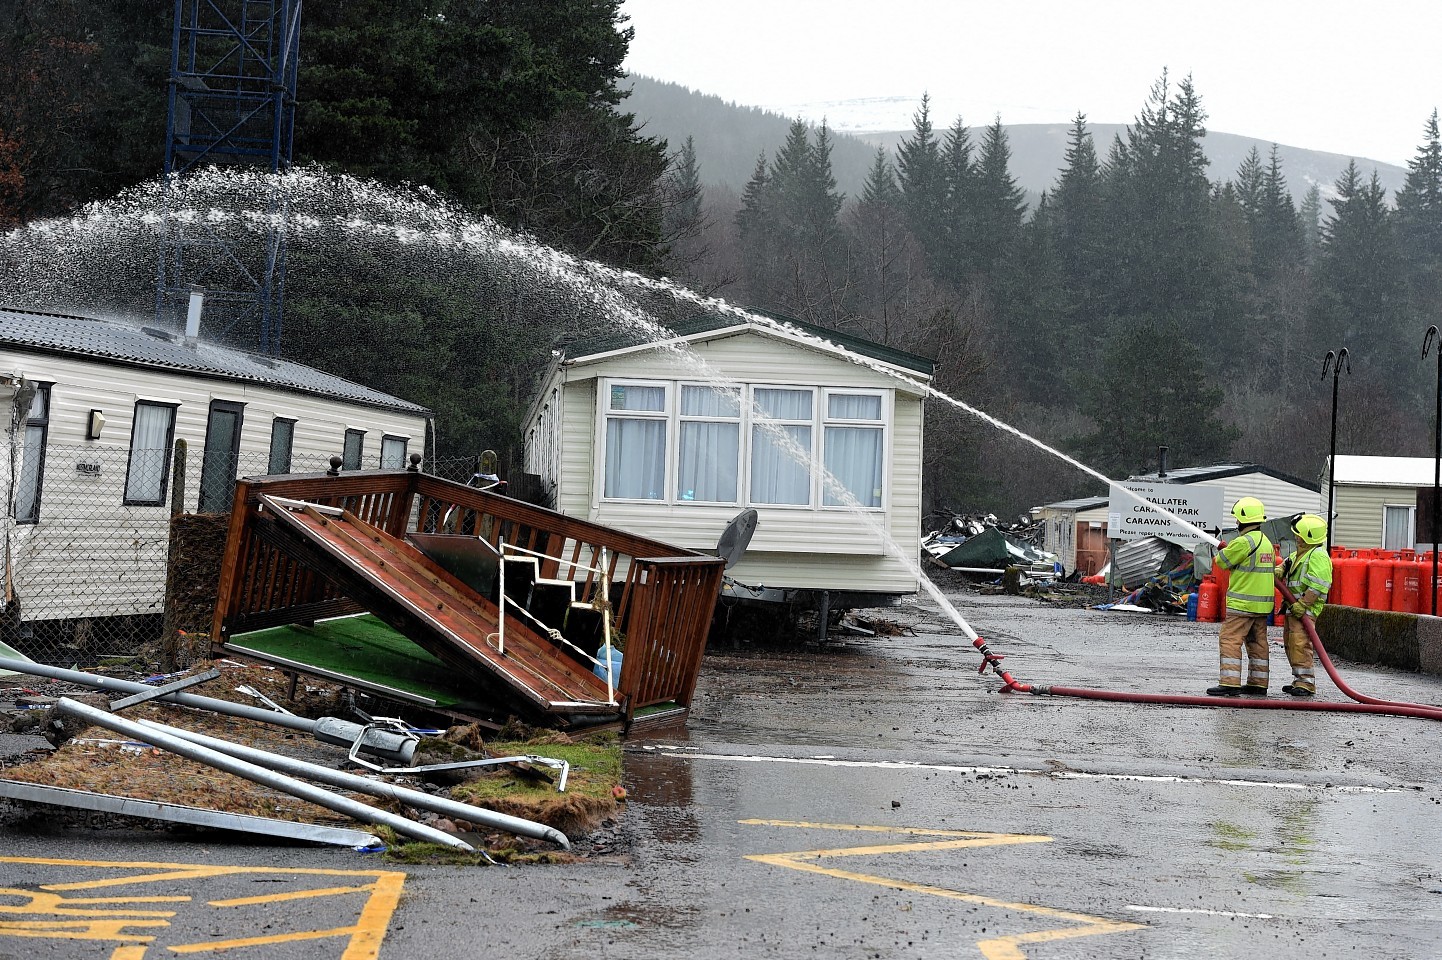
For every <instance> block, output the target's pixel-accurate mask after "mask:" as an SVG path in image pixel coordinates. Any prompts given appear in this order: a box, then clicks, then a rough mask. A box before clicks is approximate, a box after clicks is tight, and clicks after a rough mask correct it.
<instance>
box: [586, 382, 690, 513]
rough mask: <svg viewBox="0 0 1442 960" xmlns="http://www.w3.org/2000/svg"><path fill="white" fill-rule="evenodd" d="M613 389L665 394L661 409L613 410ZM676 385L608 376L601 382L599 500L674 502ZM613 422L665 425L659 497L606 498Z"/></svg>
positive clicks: (598, 454) (598, 447) (597, 495)
mask: <svg viewBox="0 0 1442 960" xmlns="http://www.w3.org/2000/svg"><path fill="white" fill-rule="evenodd" d="M612 387H660V388H661V389H662V390H664V391H665V399H664V400H663V401H662V404H661V410H659V411H656V410H616V411H612V409H611V388H612ZM678 392H679V391H678V390H677V386H676V382H675V381H672V380H642V379H636V378H631V377H607V378H604V379H602V380H601V382H600V392H599V393H598V394H597V396H596V407H597V412H598V416H597V417H596V462H597V464H598V465H599V466H600V469H599V470H597V471H596V499H597V500H598V501H601V502H604V503H653V504H654V503H666V504H671V503H675V502H676V501H675V498H674V496H673V494H672V492H671V491H672V490H673V488H674V487H675V484H676V480H675V476H676V472H675V469H674V461H675V451H676V436H677V430H676V396H677V393H678ZM612 420H659V421H661V422H662V423H664V424H665V425H666V449H665V451H664V454H663V456H662V461H663V462H662V465H661V496H660V497H655V498H652V497H608V496H606V449H607V448H606V440H607V432H608V431H609V429H610V425H611V421H612Z"/></svg>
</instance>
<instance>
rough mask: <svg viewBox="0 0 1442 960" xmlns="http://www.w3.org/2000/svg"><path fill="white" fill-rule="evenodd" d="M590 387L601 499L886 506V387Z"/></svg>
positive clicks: (629, 383) (618, 383)
mask: <svg viewBox="0 0 1442 960" xmlns="http://www.w3.org/2000/svg"><path fill="white" fill-rule="evenodd" d="M598 390H599V394H598V397H599V401H600V402H599V404H598V406H599V408H600V409H599V411H598V415H599V418H600V423H599V426H598V429H599V433H598V435H597V442H598V444H599V445H600V447H601V448H602V449H603V450H604V458H605V464H604V468H603V469H604V473H603V475H602V476H601V478H600V489H599V493H600V496H601V499H603V500H632V501H660V502H663V503H670V504H676V505H681V504H696V505H698V506H707V505H723V504H726V505H731V504H738V503H744V504H747V505H754V506H761V505H766V506H784V507H800V508H803V509H811V510H823V509H831V508H853V507H858V506H859V507H860V508H862V509H867V510H883V509H885V504H886V497H887V493H886V464H887V462H888V461H887V458H888V447H887V434H888V431H889V430H890V425H889V421H890V416H891V407H890V404H889V402H888V394H889V391H886V390H865V389H851V388H840V387H834V388H832V387H811V386H801V385H793V384H742V385H721V384H705V383H687V382H685V381H657V380H606V379H603V380H601V381H600V383H599V385H598ZM538 423H544V421H538ZM552 429H554V426H553V427H552ZM815 464H821V465H824V466H825V468H826V473H829V474H830V475H831V477H833V478H835V479H834V482H824V481H826V479H827V478H826V477H825V476H824V475H823V474H822V471H821V470H819V469H814V468H813V465H815Z"/></svg>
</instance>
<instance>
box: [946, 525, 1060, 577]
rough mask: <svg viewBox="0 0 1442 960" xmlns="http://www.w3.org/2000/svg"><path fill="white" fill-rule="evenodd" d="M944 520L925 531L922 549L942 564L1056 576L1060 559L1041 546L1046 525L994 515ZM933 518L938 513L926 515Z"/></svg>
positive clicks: (976, 570)
mask: <svg viewBox="0 0 1442 960" xmlns="http://www.w3.org/2000/svg"><path fill="white" fill-rule="evenodd" d="M944 516H945V520H944V522H943V523H942V524H941V525H940V526H939V527H935V528H934V529H933V530H932V531H931V532H930V533H928V534H926V536H925V537H923V538H922V541H921V549H922V550H923V551H924V552H925V553H926V555H927V556H928V557H930V558H931V560H932V561H933V562H934V563H935V564H937V565H939V566H942V567H947V568H950V569H952V570H961V571H963V572H966V573H975V574H983V575H992V576H1000V575H1001V574H1002V573H1003V572H1004V571H1006V570H1007V569H1008V568H1011V567H1019V568H1021V570H1022V572H1023V573H1025V574H1027V575H1028V576H1031V577H1033V578H1047V579H1053V578H1059V577H1060V576H1061V574H1062V570H1061V564H1060V562H1059V561H1060V558H1059V557H1057V556H1056V555H1055V554H1052V553H1048V552H1047V551H1045V550H1043V549H1041V546H1040V545H1041V542H1042V535H1043V533H1044V530H1045V525H1044V524H1043V523H1042V522H1041V521H1032V520H1030V519H1029V518H1027V517H1021V518H1018V520H1017V521H1015V522H1013V523H1009V524H1002V523H1001V522H1000V521H998V520H997V518H996V515H995V514H991V513H988V514H980V515H976V516H960V515H944ZM927 519H928V520H931V521H935V520H936V519H938V517H937V515H935V514H933V515H931V516H929V517H928V518H927Z"/></svg>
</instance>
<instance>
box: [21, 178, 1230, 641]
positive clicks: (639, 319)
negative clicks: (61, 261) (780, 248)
mask: <svg viewBox="0 0 1442 960" xmlns="http://www.w3.org/2000/svg"><path fill="white" fill-rule="evenodd" d="M276 178H280V179H281V180H282V181H284V182H283V183H282V184H280V185H279V186H281V187H283V188H285V189H288V190H291V191H294V192H302V191H305V190H307V189H311V190H315V191H316V192H317V193H319V192H320V190H319V189H317V188H323V189H324V191H325V195H326V196H329V197H332V198H335V202H336V204H337V205H338V206H339V207H340V208H341V210H340V212H338V213H336V214H334V215H333V216H331V217H321V216H316V215H309V214H303V213H295V212H291V213H289V214H288V215H287V216H286V217H285V218H284V224H283V226H284V229H286V230H289V231H293V232H295V233H297V234H304V233H307V232H311V231H317V230H320V229H323V228H324V227H325V225H326V224H327V223H331V224H335V225H337V226H339V227H340V229H342V230H343V231H345V232H348V233H351V234H353V235H371V236H378V237H385V238H388V239H391V240H394V241H396V242H398V243H401V244H406V245H412V244H418V243H422V242H430V243H433V244H435V245H437V246H438V247H441V248H445V249H484V250H487V251H488V252H491V253H494V254H499V255H502V256H506V257H508V258H510V259H511V260H512V261H513V262H514V263H516V264H517V265H518V266H522V267H524V268H529V269H531V270H535V271H538V272H540V273H541V274H543V275H545V276H547V277H550V278H551V279H553V280H557V281H560V282H561V283H563V284H565V286H566V287H568V288H569V289H571V290H572V291H574V292H576V293H578V294H580V295H582V296H584V297H587V298H590V299H592V300H594V301H595V302H597V304H598V305H600V306H602V307H603V309H604V310H605V311H606V312H607V313H608V314H609V315H610V316H611V317H612V318H613V319H615V320H617V321H620V322H622V323H624V324H625V325H627V326H629V327H631V328H632V329H633V330H635V331H637V332H638V333H640V334H641V335H642V336H644V337H646V338H647V339H648V340H649V341H652V342H653V343H656V344H657V345H659V346H662V347H664V348H667V349H670V350H673V351H674V352H675V353H676V355H677V356H678V357H681V358H683V360H684V361H685V362H687V363H688V364H690V365H691V366H692V367H693V369H697V370H700V371H702V372H703V375H702V379H706V380H707V381H708V382H710V383H712V385H713V387H714V386H715V385H716V384H718V383H719V384H724V385H726V386H727V387H735V386H736V385H735V384H734V383H731V382H730V381H727V380H726V378H725V377H724V376H722V375H721V374H720V373H719V372H718V371H715V370H714V369H708V368H709V365H706V364H705V361H704V360H703V359H702V358H700V356H699V355H697V354H696V353H695V351H693V350H691V349H690V348H689V345H687V344H685V343H684V342H683V341H680V340H679V339H678V338H677V336H676V334H675V332H674V331H673V330H671V329H670V328H669V327H667V326H666V325H665V324H663V323H662V322H661V321H659V320H658V319H657V318H655V317H654V316H652V315H651V314H649V313H648V312H647V311H645V310H642V309H641V308H640V307H639V306H637V305H635V304H634V303H632V302H629V301H627V300H626V299H624V298H623V297H622V296H621V294H620V290H619V289H618V288H634V289H643V290H648V291H650V292H653V293H660V294H664V295H666V296H669V297H671V298H672V299H674V300H677V301H683V302H688V303H692V304H694V305H695V306H697V307H699V308H701V309H706V310H711V311H716V312H719V313H723V314H727V315H731V316H735V317H737V318H739V319H742V320H745V321H748V322H752V323H755V324H757V325H759V326H763V327H767V328H769V329H773V330H776V331H778V332H781V333H784V334H786V335H787V336H788V337H790V338H793V339H797V340H800V341H802V342H805V343H810V344H812V345H815V346H820V347H823V348H826V349H827V350H828V352H835V353H837V354H839V355H840V356H842V357H845V358H846V359H847V360H849V361H850V362H852V363H856V364H858V365H860V366H863V367H866V368H868V369H870V370H872V371H873V372H876V373H879V374H881V375H883V376H887V377H890V378H893V379H897V380H900V381H903V382H906V383H908V384H909V385H911V386H912V387H913V388H919V389H921V390H922V391H923V392H924V393H925V394H926V395H927V396H930V397H932V398H935V399H936V400H938V401H941V402H944V403H947V404H950V405H952V406H954V407H956V408H958V409H960V410H962V411H964V412H966V413H968V414H970V415H972V416H974V417H976V418H978V419H980V420H982V421H983V422H985V423H988V424H990V425H991V426H993V427H995V428H996V429H998V430H1000V431H1002V432H1004V433H1008V434H1010V435H1012V436H1014V437H1016V438H1018V439H1020V440H1022V441H1024V442H1026V443H1028V444H1031V445H1032V446H1035V447H1036V448H1038V449H1039V450H1041V451H1043V452H1044V453H1047V454H1049V455H1051V456H1053V457H1056V458H1058V459H1060V460H1062V461H1063V462H1065V463H1067V464H1069V465H1071V466H1072V467H1075V468H1076V469H1078V470H1081V471H1082V472H1083V473H1086V474H1088V475H1090V476H1092V477H1094V478H1096V479H1097V480H1100V481H1102V482H1103V483H1106V484H1108V485H1109V486H1110V485H1111V484H1112V481H1111V480H1110V479H1109V478H1108V477H1106V475H1104V474H1102V473H1101V472H1099V471H1097V470H1094V469H1092V468H1091V467H1089V466H1087V465H1086V464H1084V463H1082V462H1080V461H1079V460H1076V459H1075V458H1073V457H1071V456H1068V455H1067V454H1065V453H1063V452H1062V451H1060V450H1057V449H1055V448H1054V447H1051V446H1049V445H1048V444H1046V443H1044V442H1043V441H1041V440H1039V439H1037V438H1036V437H1033V436H1031V435H1030V434H1028V433H1026V432H1024V431H1022V430H1019V429H1017V428H1016V427H1013V426H1012V425H1010V424H1008V423H1005V422H1004V421H1002V420H1000V419H998V418H996V417H994V416H992V415H991V414H988V413H986V412H985V411H983V410H980V409H978V408H977V407H974V406H972V405H970V404H967V403H965V402H963V401H961V400H959V399H957V398H955V397H952V396H950V395H948V394H947V393H945V392H944V391H942V390H940V389H938V388H937V387H935V386H934V385H933V384H930V383H925V382H921V381H919V380H917V379H914V378H912V377H909V376H907V375H906V374H904V373H902V372H900V371H898V370H896V369H894V368H892V367H890V366H888V365H886V364H883V363H881V362H879V361H874V360H872V359H871V358H869V357H865V356H862V355H860V354H857V353H855V352H854V351H851V350H848V349H846V348H845V347H843V346H841V345H839V344H836V343H834V342H832V341H830V340H827V339H825V338H823V337H819V336H817V335H815V334H812V333H810V332H809V331H806V330H802V329H800V328H798V327H796V326H794V325H793V324H789V323H785V322H784V321H780V320H776V319H775V318H772V317H768V316H765V315H764V314H758V313H755V312H753V311H749V310H746V309H745V308H742V307H739V306H736V305H735V304H731V303H729V302H727V301H725V300H722V299H720V298H718V297H708V296H703V295H701V294H697V293H695V292H694V291H691V290H689V289H687V288H686V287H684V286H683V285H681V284H677V283H673V282H671V281H669V280H666V279H660V280H657V279H654V278H651V277H646V276H643V275H641V274H639V273H635V272H633V271H626V270H619V269H617V268H614V267H609V266H606V265H604V264H600V263H597V262H595V261H588V260H582V259H580V258H577V257H574V256H572V255H570V254H566V253H563V252H561V251H558V250H555V249H553V248H550V247H547V246H545V245H544V244H541V243H539V242H536V241H533V240H531V239H529V238H527V237H524V236H522V235H519V234H516V233H514V232H512V231H509V230H507V229H506V228H504V227H502V226H500V225H499V224H498V223H496V222H495V221H494V220H491V219H490V218H488V217H481V218H479V219H476V218H472V217H469V216H467V215H466V214H464V213H463V212H461V211H459V210H458V209H457V208H454V207H453V206H451V205H450V204H448V203H447V202H446V201H444V199H443V198H441V197H440V196H439V195H437V194H435V193H434V192H433V191H430V190H427V189H425V188H413V189H412V191H411V193H410V194H403V193H399V192H397V191H394V190H384V189H377V185H375V184H373V183H371V182H369V181H363V180H360V179H358V178H354V177H350V176H346V175H341V176H335V175H331V174H328V173H325V172H324V171H320V170H318V169H310V168H292V169H291V170H289V171H286V172H284V173H278V174H271V173H254V172H247V173H243V174H237V173H236V172H234V171H219V170H208V171H201V172H198V173H197V174H195V175H194V176H193V177H192V179H191V182H192V183H193V184H195V185H196V188H197V191H198V192H203V191H204V190H205V189H208V188H210V187H213V186H214V185H215V184H217V183H222V184H223V186H224V187H225V188H226V189H227V190H228V191H230V190H239V191H241V192H246V193H252V194H262V193H264V194H266V195H269V191H271V190H273V189H275V188H276V187H277V184H276V183H275V179H276ZM158 188H159V185H158V184H151V185H143V186H142V187H140V188H136V189H135V190H132V191H130V192H128V194H126V195H123V196H122V198H121V204H122V206H128V208H129V215H130V217H131V218H132V219H133V221H134V222H135V223H136V224H137V225H139V226H143V227H147V228H149V229H153V230H163V229H165V228H166V220H167V218H168V219H170V220H173V221H175V222H193V221H194V220H196V219H204V220H206V221H208V222H210V223H212V224H217V225H219V224H225V223H236V224H239V225H240V226H241V227H242V228H244V229H248V230H257V229H260V228H261V227H264V228H266V229H270V228H273V227H275V226H276V220H275V215H271V214H268V215H258V214H256V213H255V212H254V211H251V212H248V213H242V214H241V215H239V216H236V215H233V214H228V213H226V212H225V211H221V210H218V209H216V208H214V207H211V208H208V209H195V208H185V207H169V208H167V209H166V213H165V215H164V216H158V215H156V214H155V212H154V203H153V199H154V198H153V194H154V193H155V192H156V190H157V189H158ZM147 197H150V200H147ZM376 206H379V207H383V208H384V209H385V211H386V213H387V214H389V215H391V217H393V218H396V219H399V218H410V219H412V220H413V221H415V222H418V223H421V224H423V225H425V227H426V228H425V229H422V228H418V227H414V226H410V225H407V224H402V223H395V222H393V223H390V224H386V223H381V222H377V221H375V220H371V219H368V218H367V217H364V216H361V215H360V214H358V213H356V212H354V211H356V210H364V209H367V208H369V207H376ZM106 219H107V217H106V214H105V209H104V207H103V206H102V205H100V204H92V205H90V206H88V207H87V208H86V209H85V210H83V211H81V213H79V214H77V215H75V216H74V217H71V218H68V220H64V221H45V222H43V223H40V224H32V225H30V226H29V227H27V228H25V229H24V231H23V232H24V234H25V235H29V236H37V235H39V236H46V237H48V238H50V239H52V240H53V239H54V238H55V236H56V235H57V234H59V233H62V232H69V233H70V234H72V235H77V236H84V235H86V234H90V233H94V232H96V231H97V230H99V229H101V228H102V225H104V224H105V221H106ZM20 233H21V231H12V233H11V234H9V235H8V236H9V237H10V238H14V237H15V236H17V235H18V234H20ZM588 278H589V280H590V281H591V282H590V283H587V282H586V280H587V279H588ZM756 413H757V414H758V415H759V416H757V418H756V421H757V422H758V423H760V424H761V425H762V426H763V429H768V432H770V433H771V434H772V435H773V437H775V439H776V440H777V441H778V444H779V446H781V447H782V449H784V450H786V452H787V453H788V454H789V455H791V456H793V457H795V458H797V459H798V460H799V462H802V463H805V464H808V465H810V464H811V458H810V455H809V453H807V452H806V451H802V450H801V449H800V448H799V447H797V446H796V445H795V444H794V443H793V442H792V441H791V439H790V437H789V436H788V435H787V434H786V433H785V431H783V430H780V429H778V428H777V427H776V425H775V424H768V423H767V422H766V421H767V419H768V418H766V417H765V416H764V413H762V412H761V411H756ZM815 466H816V467H817V468H818V472H819V475H820V476H821V478H822V481H823V483H824V484H826V486H827V489H828V490H830V491H831V492H832V494H833V495H835V496H837V497H838V499H840V500H841V501H842V502H843V503H844V504H846V505H847V506H848V507H850V508H851V509H852V511H853V513H855V514H856V515H857V516H858V517H859V518H861V520H862V522H863V523H865V524H866V525H867V526H868V527H869V528H870V529H872V531H873V532H875V533H876V534H877V535H878V537H879V539H880V541H881V542H882V543H883V545H885V546H886V548H887V549H888V550H889V551H890V552H891V553H892V555H893V556H895V557H897V558H898V559H899V560H901V562H903V563H904V564H906V565H907V567H908V569H909V570H910V571H911V572H913V573H915V574H916V575H917V576H918V580H919V582H920V583H921V584H922V585H923V587H924V589H926V591H927V593H928V594H929V595H930V596H931V597H932V598H933V599H934V600H936V601H937V603H938V604H939V605H940V606H941V608H942V609H943V610H944V611H945V612H946V613H947V614H948V616H950V617H951V618H952V619H953V620H954V621H955V622H956V623H957V624H958V625H959V626H960V627H961V628H962V630H963V632H964V633H965V634H966V635H967V636H968V637H969V638H971V639H973V640H975V639H976V632H975V631H974V630H972V629H971V627H970V625H969V624H967V623H966V620H965V618H963V617H962V616H961V614H960V613H959V612H958V611H957V610H956V609H955V607H954V606H953V605H952V604H951V603H950V602H949V601H947V600H946V598H945V597H944V596H943V595H942V594H941V592H940V590H938V589H937V588H936V586H935V584H933V583H932V582H931V581H930V579H929V578H928V577H926V575H925V574H924V572H922V571H921V569H920V566H919V564H917V563H916V561H915V560H914V559H913V558H911V557H908V556H906V555H905V553H904V551H902V550H901V548H900V546H899V544H897V543H896V541H895V539H894V538H893V537H891V536H890V535H889V534H888V533H887V532H886V531H885V530H884V529H883V528H882V527H881V526H880V525H879V524H877V523H876V522H875V520H874V518H873V517H872V516H871V515H870V513H869V512H868V511H867V510H866V509H865V508H864V507H862V506H861V505H860V504H859V503H857V501H856V500H855V498H854V497H853V496H852V495H851V494H850V491H849V490H847V489H846V488H845V487H844V486H843V485H842V484H840V482H839V481H838V480H837V479H836V478H835V477H834V476H832V475H831V474H830V472H829V471H827V470H826V469H825V467H824V465H822V464H816V465H815ZM1118 489H1120V490H1122V492H1123V494H1124V495H1126V496H1128V497H1130V498H1131V499H1133V500H1135V501H1136V502H1137V503H1138V504H1140V505H1142V506H1144V507H1146V508H1147V509H1150V510H1153V511H1156V512H1157V513H1160V514H1162V515H1164V516H1167V517H1169V518H1171V519H1172V520H1174V521H1175V522H1176V523H1178V524H1179V525H1180V526H1181V527H1182V528H1184V529H1186V530H1188V531H1190V532H1192V533H1194V534H1195V535H1196V536H1197V537H1198V538H1199V539H1200V540H1203V541H1205V542H1208V543H1211V544H1213V545H1216V543H1217V542H1218V541H1217V539H1216V538H1215V537H1213V536H1212V535H1211V534H1209V533H1207V532H1206V531H1205V530H1202V529H1201V528H1200V527H1197V526H1196V525H1194V524H1192V523H1190V522H1188V521H1187V520H1185V519H1183V518H1181V517H1178V516H1177V515H1176V514H1174V513H1172V512H1171V511H1169V510H1167V509H1165V508H1164V507H1162V506H1159V505H1156V504H1152V503H1149V502H1148V501H1146V500H1144V499H1143V498H1142V497H1141V496H1140V495H1138V494H1136V493H1134V492H1133V491H1131V490H1128V489H1127V488H1125V487H1118Z"/></svg>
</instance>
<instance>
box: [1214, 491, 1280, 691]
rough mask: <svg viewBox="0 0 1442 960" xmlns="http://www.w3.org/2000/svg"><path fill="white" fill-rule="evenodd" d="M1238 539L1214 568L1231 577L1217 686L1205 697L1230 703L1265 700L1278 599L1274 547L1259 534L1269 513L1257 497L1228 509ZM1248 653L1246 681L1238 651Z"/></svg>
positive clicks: (1221, 555) (1226, 549) (1229, 545)
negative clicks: (1270, 622) (1271, 621)
mask: <svg viewBox="0 0 1442 960" xmlns="http://www.w3.org/2000/svg"><path fill="white" fill-rule="evenodd" d="M1232 516H1234V517H1236V519H1237V528H1238V529H1237V536H1235V537H1234V538H1232V541H1231V542H1230V543H1228V544H1227V545H1226V546H1225V547H1223V548H1222V549H1221V550H1220V551H1219V552H1218V553H1217V557H1216V565H1217V566H1218V567H1221V568H1222V569H1223V570H1230V571H1231V580H1230V581H1229V582H1228V585H1227V615H1226V617H1225V618H1224V619H1223V620H1222V629H1221V636H1220V638H1219V643H1218V645H1219V648H1220V659H1221V666H1220V670H1219V676H1218V682H1217V685H1216V686H1215V687H1210V688H1209V689H1208V690H1207V693H1209V694H1211V695H1212V696H1214V697H1234V696H1237V695H1238V694H1241V693H1253V694H1264V695H1265V694H1266V692H1267V671H1268V667H1269V660H1268V656H1267V615H1268V614H1270V613H1271V612H1272V605H1273V602H1274V600H1275V598H1276V583H1275V580H1274V578H1275V576H1276V558H1275V556H1274V555H1273V547H1272V541H1271V540H1269V539H1267V535H1266V534H1264V533H1263V532H1262V524H1263V523H1264V522H1265V521H1266V519H1267V511H1266V508H1265V507H1264V506H1262V501H1260V500H1258V499H1257V498H1256V497H1242V498H1241V499H1240V500H1238V501H1237V502H1236V504H1234V505H1233V506H1232ZM1243 647H1246V650H1247V671H1246V681H1245V683H1244V682H1243V674H1242V648H1243Z"/></svg>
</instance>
